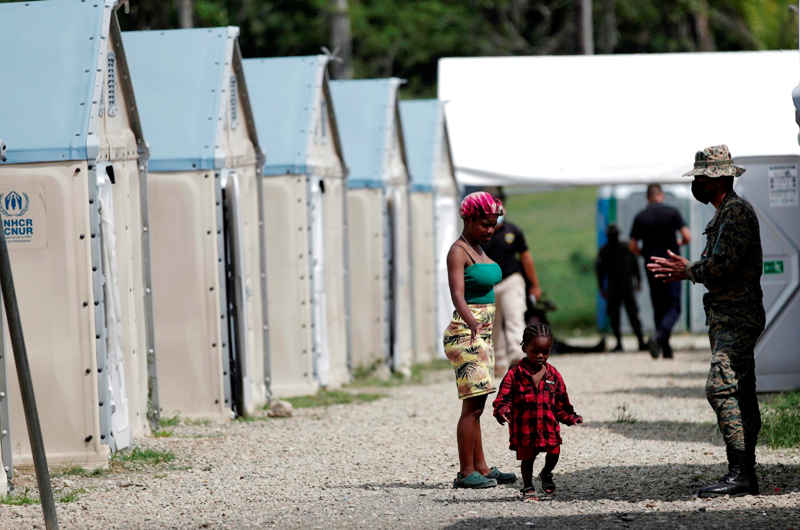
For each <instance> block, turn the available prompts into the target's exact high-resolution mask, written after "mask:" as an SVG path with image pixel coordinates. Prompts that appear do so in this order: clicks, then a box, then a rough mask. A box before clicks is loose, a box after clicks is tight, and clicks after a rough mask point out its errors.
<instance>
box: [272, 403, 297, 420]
mask: <svg viewBox="0 0 800 530" xmlns="http://www.w3.org/2000/svg"><path fill="white" fill-rule="evenodd" d="M293 409H294V407H292V404H291V403H289V402H288V401H281V400H279V399H277V400H275V401H273V402H272V403H271V404H270V406H269V412H270V416H272V417H273V418H291V417H292V411H293Z"/></svg>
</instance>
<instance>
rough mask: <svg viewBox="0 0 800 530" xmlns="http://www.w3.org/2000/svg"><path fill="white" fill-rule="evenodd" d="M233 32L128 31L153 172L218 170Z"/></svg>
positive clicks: (127, 41)
mask: <svg viewBox="0 0 800 530" xmlns="http://www.w3.org/2000/svg"><path fill="white" fill-rule="evenodd" d="M228 32H229V28H211V29H208V28H203V29H178V30H170V31H129V32H125V33H123V40H124V41H125V53H126V54H127V56H128V63H129V65H130V70H131V78H132V81H133V88H134V90H135V91H136V100H137V102H138V104H139V115H140V117H141V120H142V128H143V129H144V135H145V137H146V138H147V140H148V141H149V142H150V171H154V172H159V171H191V170H196V169H214V144H215V141H216V134H217V121H218V119H219V113H220V104H221V99H220V96H221V94H220V90H221V89H222V87H223V79H222V78H223V76H224V74H225V68H226V65H225V63H226V62H227V61H228V60H229V58H228V57H227V40H228V34H229V33H228Z"/></svg>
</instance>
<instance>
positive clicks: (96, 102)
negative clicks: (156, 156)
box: [0, 0, 157, 478]
mask: <svg viewBox="0 0 800 530" xmlns="http://www.w3.org/2000/svg"><path fill="white" fill-rule="evenodd" d="M116 7H117V2H115V1H112V0H107V1H105V2H99V3H91V2H74V1H71V0H55V1H49V2H30V3H12V4H3V5H0V48H2V49H3V50H6V51H8V52H9V53H6V54H4V57H3V65H2V68H3V75H2V76H0V101H2V102H3V113H2V116H1V117H0V137H2V138H3V139H4V140H5V141H6V142H7V143H8V145H9V150H8V153H7V156H8V161H7V163H5V164H2V165H0V213H2V218H3V230H4V232H5V235H6V238H7V241H8V245H9V252H10V256H11V263H12V267H13V270H14V274H15V282H16V287H17V290H18V293H19V296H18V300H19V306H20V314H21V319H22V324H23V329H24V331H25V334H26V335H25V338H26V342H27V349H28V355H29V359H30V367H31V375H32V378H33V381H34V384H35V389H36V391H37V394H36V400H37V405H38V410H39V417H40V420H41V425H42V433H43V436H44V445H45V447H46V448H47V451H48V455H47V456H48V461H50V462H64V461H80V462H103V461H107V459H108V457H109V452H110V450H111V451H113V450H116V449H121V448H124V447H127V446H129V445H130V444H131V438H132V436H134V435H140V434H142V433H146V432H147V431H148V430H149V425H148V421H147V415H148V409H149V407H151V406H152V407H157V386H156V381H155V375H156V372H155V365H154V359H155V346H154V339H153V328H152V321H153V314H152V305H151V301H150V292H151V291H150V276H149V259H150V252H149V234H150V232H149V230H148V229H149V225H148V221H147V219H148V214H147V209H148V205H147V198H148V190H147V180H146V170H147V157H148V153H147V148H146V144H145V141H144V136H143V134H142V129H141V125H140V123H139V115H138V108H137V104H136V100H135V98H134V95H133V91H132V87H131V85H130V75H129V71H128V66H127V61H126V55H125V49H124V46H123V42H122V38H121V35H120V30H119V25H118V21H117V14H116ZM4 332H5V337H6V340H4V341H3V343H2V344H3V348H2V354H0V355H2V357H4V358H6V359H9V360H10V354H11V348H10V344H9V342H8V339H7V337H8V334H7V330H4ZM6 368H7V372H8V373H7V381H3V383H7V384H8V388H4V389H2V390H3V392H4V394H0V423H2V424H3V430H4V431H7V432H4V433H3V436H2V443H1V444H0V445H1V446H2V449H3V462H4V465H5V466H6V471H7V472H8V473H10V469H11V466H10V463H11V458H10V457H11V455H10V454H9V451H10V452H12V453H13V458H14V461H15V462H16V463H22V464H30V463H31V455H30V446H29V441H28V435H27V429H26V427H25V416H24V414H23V411H22V403H21V400H20V397H19V389H18V387H17V376H16V373H15V370H14V363H13V361H12V362H8V363H7V364H6ZM7 402H10V403H7ZM9 414H10V421H9ZM9 423H10V425H9ZM9 478H10V477H9Z"/></svg>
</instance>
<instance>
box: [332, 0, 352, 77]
mask: <svg viewBox="0 0 800 530" xmlns="http://www.w3.org/2000/svg"><path fill="white" fill-rule="evenodd" d="M329 5H330V11H329V12H328V18H329V20H330V23H329V25H328V27H329V34H330V39H331V46H332V51H333V53H334V54H336V55H337V56H338V57H339V59H340V61H338V62H334V63H332V64H331V77H333V79H352V78H353V36H352V34H351V33H350V13H349V10H348V5H347V0H329Z"/></svg>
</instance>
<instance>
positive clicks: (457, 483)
mask: <svg viewBox="0 0 800 530" xmlns="http://www.w3.org/2000/svg"><path fill="white" fill-rule="evenodd" d="M495 486H497V481H496V480H495V479H493V478H486V477H484V476H483V475H481V474H480V473H478V472H477V471H475V472H474V473H472V474H470V475H468V476H466V477H462V476H461V473H459V474H458V475H457V476H456V479H455V480H454V481H453V488H455V489H458V488H465V489H478V490H482V489H486V488H494V487H495Z"/></svg>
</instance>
